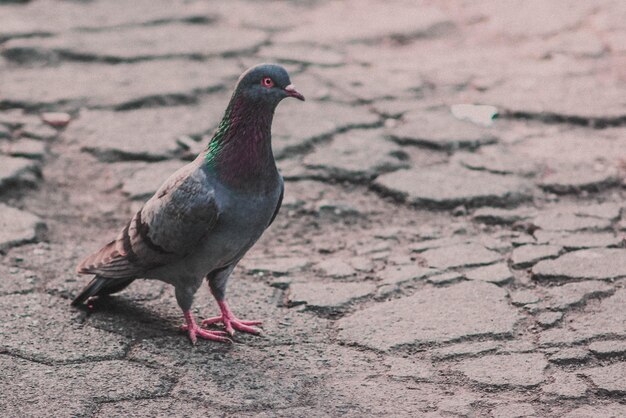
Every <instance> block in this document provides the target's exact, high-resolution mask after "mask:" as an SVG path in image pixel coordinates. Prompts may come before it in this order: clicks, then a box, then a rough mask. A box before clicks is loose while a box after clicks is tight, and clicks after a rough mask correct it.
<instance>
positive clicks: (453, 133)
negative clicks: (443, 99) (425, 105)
mask: <svg viewBox="0 0 626 418" xmlns="http://www.w3.org/2000/svg"><path fill="white" fill-rule="evenodd" d="M402 119H403V121H404V122H403V123H401V124H399V125H398V126H397V127H394V128H393V129H390V130H389V131H388V134H389V136H390V137H391V138H392V139H394V140H395V141H397V142H399V143H401V144H407V145H419V146H425V147H430V148H436V149H443V150H448V151H453V150H457V149H460V148H478V147H479V146H481V145H485V144H492V143H495V142H496V141H497V138H496V137H495V136H494V134H493V132H492V131H490V130H489V129H487V128H482V127H479V126H477V125H475V124H473V123H471V122H466V121H461V120H458V119H456V118H455V117H454V116H452V114H451V113H448V112H425V111H424V110H420V111H415V112H409V113H407V114H405V115H403V117H402Z"/></svg>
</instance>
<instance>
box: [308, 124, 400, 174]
mask: <svg viewBox="0 0 626 418" xmlns="http://www.w3.org/2000/svg"><path fill="white" fill-rule="evenodd" d="M407 159H408V155H407V154H406V153H405V152H404V151H403V150H402V148H401V147H399V146H398V145H396V144H394V143H392V142H390V141H388V140H386V139H384V138H383V135H382V132H381V131H379V130H365V131H357V130H353V131H349V132H346V133H344V134H341V135H337V136H336V137H334V138H333V141H332V142H331V143H330V144H329V145H326V146H322V145H320V146H317V147H316V148H315V150H314V151H313V152H312V153H310V154H308V155H307V156H306V157H304V159H303V164H304V165H305V166H306V167H308V168H312V169H319V170H322V171H323V172H324V173H325V175H326V176H327V177H329V178H332V179H336V180H340V181H341V180H348V181H353V182H363V181H369V180H371V179H373V178H374V177H376V176H378V175H379V174H383V173H387V172H389V171H395V170H397V169H399V168H406V167H408V162H407V161H406V160H407Z"/></svg>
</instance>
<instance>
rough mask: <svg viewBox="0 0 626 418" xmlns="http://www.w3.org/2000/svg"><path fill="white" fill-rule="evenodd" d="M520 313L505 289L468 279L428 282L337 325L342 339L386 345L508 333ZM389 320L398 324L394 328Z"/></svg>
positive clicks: (359, 312) (347, 318) (385, 348)
mask: <svg viewBox="0 0 626 418" xmlns="http://www.w3.org/2000/svg"><path fill="white" fill-rule="evenodd" d="M416 306H419V307H420V314H419V315H414V310H415V307H416ZM517 319H518V316H517V314H516V312H515V311H514V310H513V309H512V308H510V307H509V306H508V304H507V302H506V298H505V293H504V291H503V290H502V289H499V288H498V287H497V286H494V285H492V284H487V283H481V282H464V283H460V284H457V285H454V286H450V287H447V288H436V289H432V288H425V289H423V290H421V291H419V292H417V293H416V294H414V295H413V296H410V297H406V298H402V299H396V300H390V301H388V302H383V303H379V304H377V305H374V306H372V307H368V308H366V309H364V310H361V311H358V312H355V313H354V314H352V315H350V316H348V317H346V318H342V319H341V320H339V321H338V326H339V328H340V331H339V338H340V339H341V340H343V341H346V342H350V343H357V344H360V345H365V346H368V347H372V348H375V349H378V350H388V349H391V348H393V347H397V346H400V345H409V344H410V345H416V344H417V345H419V344H426V343H432V342H446V341H454V340H456V339H459V338H464V337H471V336H477V335H506V334H509V333H511V332H512V330H513V326H514V324H515V323H516V321H517ZM390 323H393V324H394V327H393V328H394V331H393V332H392V333H390V332H389V329H388V325H389V324H390Z"/></svg>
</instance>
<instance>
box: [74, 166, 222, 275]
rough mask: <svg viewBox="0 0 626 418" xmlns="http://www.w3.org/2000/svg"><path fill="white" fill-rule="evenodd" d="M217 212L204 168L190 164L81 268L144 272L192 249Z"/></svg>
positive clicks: (108, 272) (117, 272) (114, 272)
mask: <svg viewBox="0 0 626 418" xmlns="http://www.w3.org/2000/svg"><path fill="white" fill-rule="evenodd" d="M218 215H219V212H218V207H217V204H216V202H215V194H214V190H213V188H212V187H211V185H210V182H209V181H208V179H207V177H206V174H205V172H204V171H203V170H201V169H199V168H198V166H197V165H195V164H193V163H192V164H189V165H187V166H185V167H183V168H182V169H180V170H178V171H177V172H176V173H174V174H173V175H172V176H171V177H170V178H169V179H168V180H167V181H166V182H165V183H164V184H163V186H161V188H160V189H159V190H158V191H157V192H156V193H155V195H154V196H152V198H151V199H150V200H148V202H146V204H145V205H144V207H143V208H142V209H141V210H139V212H137V213H136V214H135V216H133V218H132V219H131V220H130V222H129V223H128V225H126V227H125V228H124V229H123V230H122V231H121V232H120V234H119V235H118V236H117V238H116V239H115V240H113V241H111V242H110V243H108V244H107V245H105V246H104V247H103V248H102V249H100V250H99V251H97V252H96V253H94V254H92V255H90V256H89V257H87V258H86V259H85V260H84V261H83V262H82V263H81V264H80V265H79V266H78V272H79V273H85V274H98V275H100V276H103V277H108V278H122V277H136V276H141V275H142V274H143V273H145V272H146V271H149V270H151V269H154V268H157V267H160V266H163V265H166V264H169V263H172V262H174V261H177V260H180V259H181V258H183V257H185V256H187V255H188V254H189V253H191V252H192V251H193V250H194V249H195V248H196V247H197V245H198V242H199V241H200V240H201V239H202V238H203V237H205V236H206V235H207V234H208V233H209V232H210V231H211V229H212V228H213V226H214V225H215V223H216V222H217V218H218Z"/></svg>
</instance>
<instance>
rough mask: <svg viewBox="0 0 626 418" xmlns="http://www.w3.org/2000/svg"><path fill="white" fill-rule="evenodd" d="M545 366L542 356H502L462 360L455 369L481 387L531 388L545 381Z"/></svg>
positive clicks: (545, 362)
mask: <svg viewBox="0 0 626 418" xmlns="http://www.w3.org/2000/svg"><path fill="white" fill-rule="evenodd" d="M547 365H548V363H547V361H546V360H545V358H544V357H543V355H542V354H504V355H487V356H483V357H480V358H477V359H469V360H464V361H462V362H461V363H460V364H459V365H458V366H456V367H455V369H456V370H459V371H460V372H462V373H463V374H464V375H465V376H467V377H468V378H469V379H471V380H473V381H475V382H477V383H480V384H483V385H490V386H497V387H533V386H537V385H539V384H541V383H542V382H543V381H544V380H545V375H544V370H545V368H546V367H547Z"/></svg>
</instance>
